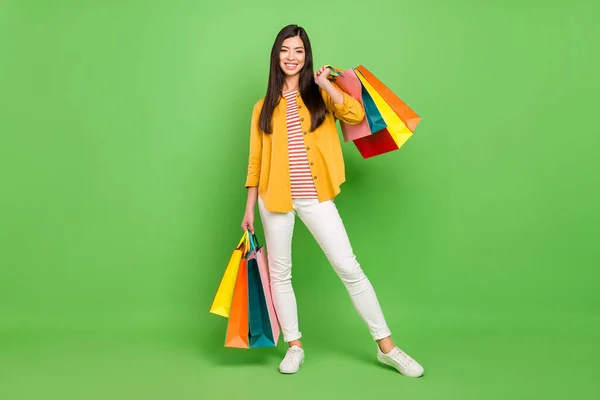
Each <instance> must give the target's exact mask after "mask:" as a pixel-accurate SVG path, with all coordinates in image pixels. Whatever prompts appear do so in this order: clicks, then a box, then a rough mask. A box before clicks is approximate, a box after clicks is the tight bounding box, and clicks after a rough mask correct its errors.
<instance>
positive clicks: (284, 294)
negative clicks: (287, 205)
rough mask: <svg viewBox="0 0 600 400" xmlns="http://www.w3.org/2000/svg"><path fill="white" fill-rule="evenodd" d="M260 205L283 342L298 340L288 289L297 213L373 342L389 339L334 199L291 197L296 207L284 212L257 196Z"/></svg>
mask: <svg viewBox="0 0 600 400" xmlns="http://www.w3.org/2000/svg"><path fill="white" fill-rule="evenodd" d="M258 205H259V210H260V217H261V221H262V224H263V228H264V232H265V241H266V245H267V255H268V261H269V275H270V278H271V291H272V295H273V303H274V305H275V311H276V312H277V316H278V318H279V323H280V325H281V330H282V332H283V339H284V341H286V342H291V341H292V340H297V339H300V338H301V337H302V334H301V333H300V330H299V328H298V310H297V305H296V296H295V295H294V289H293V288H292V236H293V232H294V222H295V220H296V215H298V217H300V219H301V220H302V222H303V223H304V224H305V225H306V227H307V228H308V230H309V231H310V232H311V233H312V235H313V236H314V238H315V239H316V241H317V243H318V244H319V245H320V246H321V249H322V250H323V251H324V252H325V255H326V256H327V259H328V260H329V262H330V263H331V265H332V266H333V268H334V270H335V272H336V273H337V275H338V276H339V277H340V278H341V280H342V282H343V283H344V285H345V286H346V289H347V290H348V293H349V294H350V298H351V299H352V303H353V304H354V307H355V308H356V310H357V311H358V313H359V315H360V316H361V317H362V319H363V320H364V321H365V323H366V324H367V326H368V328H369V331H370V333H371V336H372V337H373V339H374V340H380V339H383V338H386V337H388V336H390V335H391V332H390V330H389V328H388V326H387V323H386V321H385V318H384V316H383V313H382V311H381V307H380V305H379V301H378V300H377V296H376V295H375V291H374V290H373V286H372V285H371V282H370V281H369V279H367V277H366V276H365V274H364V272H363V270H362V268H361V267H360V264H359V263H358V261H357V260H356V256H355V255H354V252H353V250H352V247H351V246H350V240H349V239H348V235H347V233H346V228H345V227H344V224H343V222H342V219H341V218H340V215H339V213H338V210H337V207H336V206H335V204H334V202H333V201H331V200H330V201H325V202H322V203H319V201H318V200H317V199H294V200H293V205H294V209H293V211H290V212H287V213H274V212H270V211H267V210H266V209H265V206H264V202H263V201H262V199H261V198H260V196H258Z"/></svg>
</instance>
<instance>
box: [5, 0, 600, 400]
mask: <svg viewBox="0 0 600 400" xmlns="http://www.w3.org/2000/svg"><path fill="white" fill-rule="evenodd" d="M204 1H205V0H203V1H191V0H170V1H166V0H163V1H160V0H151V1H141V0H138V1H74V0H71V1H65V0H63V1H47V2H38V1H32V0H21V1H7V0H0V167H1V168H0V183H1V190H2V191H1V196H0V245H1V249H0V250H1V251H0V398H2V399H6V400H12V399H41V398H57V399H58V398H60V399H65V398H74V399H84V398H85V399H91V398H99V399H107V398H119V399H120V398H123V399H133V398H140V399H141V398H144V399H148V398H157V399H171V398H172V399H188V398H190V399H191V398H194V399H208V398H210V399H229V398H242V397H244V398H250V399H267V398H269V399H271V398H308V399H321V398H333V399H338V398H340V399H342V398H352V399H361V398H367V397H375V396H377V397H403V398H409V397H410V398H414V399H425V398H427V399H429V398H431V399H500V398H509V397H510V398H512V399H515V398H517V399H533V398H569V399H592V398H598V396H600V388H599V385H598V383H597V382H598V381H597V375H598V373H599V372H600V369H599V368H598V362H597V360H598V357H600V348H599V344H598V337H600V311H599V310H600V295H599V288H600V282H599V281H600V279H599V278H600V274H599V272H598V267H599V266H600V251H599V248H600V246H599V244H598V239H599V232H598V226H599V223H600V212H599V204H600V196H599V194H600V189H599V183H600V179H599V171H600V165H599V162H598V144H599V143H600V140H599V134H600V131H599V129H598V123H599V122H600V121H599V118H598V114H599V113H598V110H597V106H598V95H597V93H598V90H599V89H600V86H599V84H598V79H597V73H598V67H599V66H598V62H597V61H598V56H597V48H594V46H592V44H593V42H597V40H596V39H594V37H595V38H597V37H598V34H599V32H598V29H597V15H598V11H599V10H598V6H597V5H595V4H594V2H593V1H591V0H588V1H583V0H576V1H574V2H571V3H570V4H569V2H567V1H544V2H542V1H532V2H525V1H513V0H507V1H488V2H483V1H478V2H476V1H470V0H454V1H442V0H421V1H416V0H406V1H405V0H388V1H381V0H372V1H368V2H367V1H357V0H350V1H345V2H332V1H315V0H304V1H296V2H285V1H272V0H260V1H254V2H250V1H238V2H232V1H218V2H206V3H205V2H204ZM289 23H297V24H300V25H302V26H303V27H305V28H306V29H307V31H308V33H309V36H310V39H311V41H312V45H313V49H314V57H315V66H316V67H318V66H320V65H323V64H333V65H335V66H338V67H341V68H351V67H355V66H358V65H360V64H363V65H365V66H366V67H367V68H368V69H369V70H371V71H372V72H373V73H374V74H375V75H376V76H378V77H379V78H380V79H381V80H382V81H383V82H385V83H386V84H387V85H388V86H389V87H390V88H392V89H393V90H394V91H395V92H396V93H397V94H398V95H399V96H400V97H402V98H403V99H404V100H405V101H406V102H407V103H408V104H409V105H411V107H412V108H414V109H415V110H416V111H417V112H418V113H419V114H420V115H421V116H422V118H423V119H422V122H421V124H420V125H419V127H418V129H417V131H416V133H415V134H414V135H413V137H412V138H411V139H410V140H409V141H408V142H407V144H406V145H405V146H404V147H402V148H401V149H400V150H399V151H395V152H392V153H388V154H385V155H382V156H378V157H375V158H372V159H368V160H364V159H362V157H361V156H360V155H359V153H358V151H357V150H356V148H354V145H353V144H352V143H345V144H344V145H343V151H344V155H345V160H346V172H347V182H346V183H345V184H344V185H343V188H342V194H341V195H340V196H339V197H338V199H337V200H336V203H337V205H338V208H339V210H340V212H341V214H342V217H343V219H344V222H345V224H346V227H347V230H348V232H349V235H350V238H351V241H352V244H353V247H354V249H355V252H356V254H357V256H358V259H359V261H360V262H361V264H362V266H363V268H364V270H365V271H366V273H367V275H368V276H369V278H370V279H371V281H372V283H373V285H374V287H375V289H376V291H377V294H378V297H379V299H380V302H381V304H382V307H383V310H384V313H385V314H386V317H387V319H388V323H389V325H390V327H391V328H392V330H393V337H394V338H395V340H396V343H397V344H398V345H399V346H400V347H401V348H403V349H404V350H406V351H407V352H408V353H409V354H411V355H413V356H414V357H415V358H417V360H419V361H420V362H421V363H422V364H423V365H424V367H425V370H426V372H425V376H424V377H423V378H421V379H417V380H415V379H408V378H404V377H402V376H401V375H399V374H397V373H396V372H395V371H392V370H390V369H387V368H384V367H381V366H379V365H377V362H376V358H375V351H376V347H375V345H374V343H373V342H372V341H371V339H370V336H369V334H368V330H367V329H366V326H365V325H364V324H363V322H362V321H361V320H360V318H359V317H358V315H357V314H356V312H355V311H354V309H353V307H352V305H351V302H350V300H349V298H348V295H347V293H346V291H345V289H344V287H343V285H342V284H341V282H340V281H339V279H338V278H337V277H336V275H335V274H334V272H333V271H332V269H331V267H330V266H329V265H328V264H327V261H326V259H325V257H324V255H323V254H322V253H321V251H320V250H319V248H318V246H317V244H316V243H315V241H314V240H313V239H312V237H311V236H310V234H309V232H308V231H307V229H306V228H305V227H304V226H303V225H302V224H300V223H299V224H297V225H296V232H295V237H294V247H293V252H294V253H293V254H294V285H295V289H296V294H297V298H298V303H299V310H300V326H301V329H302V331H303V334H304V340H305V342H304V344H305V348H306V354H307V356H306V357H307V358H306V363H305V365H304V366H303V368H302V370H301V372H300V373H299V374H298V375H296V376H291V377H290V376H282V375H279V373H278V372H277V365H278V363H279V361H280V359H281V357H282V355H283V353H284V351H285V347H284V344H283V343H282V344H281V346H280V347H279V348H277V349H259V350H250V351H245V350H238V349H225V348H224V347H223V342H224V334H225V328H226V320H225V319H223V318H221V317H218V316H215V315H212V314H209V313H208V309H209V306H210V303H211V301H212V298H213V295H214V293H215V290H216V288H217V286H218V283H219V281H220V278H221V275H222V273H223V271H224V268H225V265H226V262H227V260H228V258H229V256H230V254H231V251H232V248H233V246H234V245H235V244H236V243H237V241H238V239H239V237H240V235H241V229H240V227H239V225H240V222H241V218H242V216H243V211H244V205H245V200H246V199H245V196H246V190H245V189H244V181H245V174H246V168H247V157H248V156H247V154H248V144H249V123H250V116H251V110H252V106H253V104H254V103H255V102H256V101H257V100H258V99H260V98H261V97H262V96H264V93H265V89H266V82H267V74H268V63H269V53H270V49H271V46H272V43H273V40H274V39H275V35H276V34H277V32H278V31H279V29H280V28H282V27H283V26H285V25H287V24H289ZM596 45H597V43H596ZM257 220H258V213H257ZM257 229H258V233H259V236H260V237H262V229H261V228H260V224H259V223H257Z"/></svg>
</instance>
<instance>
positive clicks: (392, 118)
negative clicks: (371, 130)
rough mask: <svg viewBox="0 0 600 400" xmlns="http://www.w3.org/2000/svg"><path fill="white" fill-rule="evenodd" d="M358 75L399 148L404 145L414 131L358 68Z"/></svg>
mask: <svg viewBox="0 0 600 400" xmlns="http://www.w3.org/2000/svg"><path fill="white" fill-rule="evenodd" d="M356 76H358V79H360V83H361V84H362V85H363V90H365V91H367V92H368V93H369V94H370V95H371V98H372V99H373V101H374V102H375V104H376V105H377V109H378V110H379V111H380V112H381V115H382V117H383V119H384V121H385V123H386V127H387V131H388V132H389V134H390V135H391V136H392V138H393V139H394V141H395V142H396V145H397V146H398V148H400V147H402V145H403V144H404V143H406V141H407V140H408V139H409V138H410V137H411V136H412V135H413V132H412V131H411V130H410V129H408V127H407V126H406V124H405V123H404V121H402V120H401V119H400V117H399V116H398V114H396V112H395V111H394V110H393V109H392V107H391V106H390V105H389V104H388V103H387V102H386V101H385V100H384V99H383V97H382V96H381V94H379V92H377V91H376V90H375V88H373V86H371V84H370V83H369V82H368V81H367V79H366V78H365V77H364V76H363V75H362V73H361V72H360V70H358V69H357V71H356Z"/></svg>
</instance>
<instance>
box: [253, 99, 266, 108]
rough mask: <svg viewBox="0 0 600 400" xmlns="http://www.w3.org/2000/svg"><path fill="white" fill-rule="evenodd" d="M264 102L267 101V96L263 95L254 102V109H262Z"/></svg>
mask: <svg viewBox="0 0 600 400" xmlns="http://www.w3.org/2000/svg"><path fill="white" fill-rule="evenodd" d="M264 103H265V98H264V97H263V98H261V99H260V100H258V101H257V102H256V103H254V109H255V110H260V109H261V108H262V106H263V104H264Z"/></svg>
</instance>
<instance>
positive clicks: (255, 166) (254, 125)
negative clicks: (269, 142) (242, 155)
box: [246, 103, 263, 188]
mask: <svg viewBox="0 0 600 400" xmlns="http://www.w3.org/2000/svg"><path fill="white" fill-rule="evenodd" d="M261 109H262V107H261V106H260V104H259V103H257V104H256V105H255V106H254V110H253V111H252V122H251V124H250V156H249V159H248V175H247V176H246V188H249V187H253V186H258V183H259V178H260V169H261V162H262V144H263V138H262V132H261V131H260V129H259V127H258V118H259V116H260V111H261Z"/></svg>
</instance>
